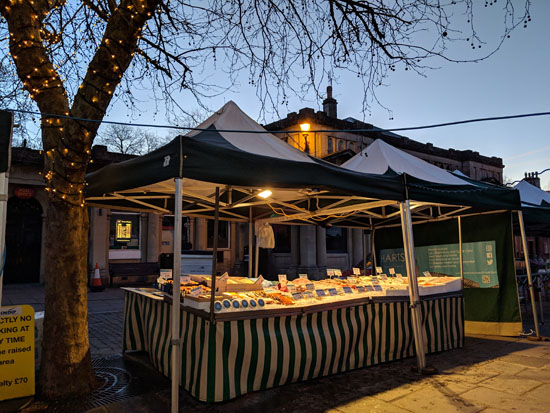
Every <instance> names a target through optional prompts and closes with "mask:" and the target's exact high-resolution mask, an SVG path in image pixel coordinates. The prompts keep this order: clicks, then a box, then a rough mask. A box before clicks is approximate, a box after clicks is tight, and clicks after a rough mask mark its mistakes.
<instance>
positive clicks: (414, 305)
mask: <svg viewBox="0 0 550 413" xmlns="http://www.w3.org/2000/svg"><path fill="white" fill-rule="evenodd" d="M399 208H400V212H401V229H402V232H403V249H404V252H405V264H406V266H407V277H408V279H409V294H410V301H411V319H412V325H413V333H414V342H415V348H416V357H417V361H418V371H419V372H423V371H424V370H425V369H426V356H425V354H424V335H423V334H422V314H421V310H420V304H421V303H420V298H419V297H420V294H419V292H418V281H417V279H416V264H415V263H416V260H415V257H414V240H413V234H412V220H411V210H410V205H409V201H405V202H402V203H401V204H400V206H399Z"/></svg>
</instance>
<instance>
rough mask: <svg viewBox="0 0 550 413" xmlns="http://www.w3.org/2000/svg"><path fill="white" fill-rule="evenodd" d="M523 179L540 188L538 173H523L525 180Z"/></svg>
mask: <svg viewBox="0 0 550 413" xmlns="http://www.w3.org/2000/svg"><path fill="white" fill-rule="evenodd" d="M523 179H524V180H525V181H527V182H529V183H530V184H531V185H534V186H536V187H537V188H540V178H539V173H538V172H529V173H525V178H523Z"/></svg>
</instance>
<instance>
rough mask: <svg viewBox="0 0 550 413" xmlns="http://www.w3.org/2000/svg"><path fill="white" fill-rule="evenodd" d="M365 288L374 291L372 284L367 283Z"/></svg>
mask: <svg viewBox="0 0 550 413" xmlns="http://www.w3.org/2000/svg"><path fill="white" fill-rule="evenodd" d="M365 289H366V290H367V291H374V287H373V286H372V285H365Z"/></svg>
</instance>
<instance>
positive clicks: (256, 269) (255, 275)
mask: <svg viewBox="0 0 550 413" xmlns="http://www.w3.org/2000/svg"><path fill="white" fill-rule="evenodd" d="M254 256H255V258H254V277H256V278H258V265H259V263H260V246H259V245H258V240H257V239H256V253H255V254H254Z"/></svg>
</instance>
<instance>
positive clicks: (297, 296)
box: [292, 293, 304, 301]
mask: <svg viewBox="0 0 550 413" xmlns="http://www.w3.org/2000/svg"><path fill="white" fill-rule="evenodd" d="M292 298H293V299H294V301H298V300H302V299H303V298H304V296H303V295H302V293H292Z"/></svg>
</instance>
